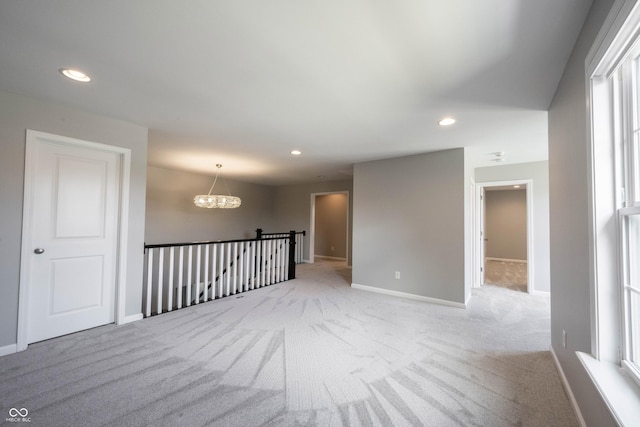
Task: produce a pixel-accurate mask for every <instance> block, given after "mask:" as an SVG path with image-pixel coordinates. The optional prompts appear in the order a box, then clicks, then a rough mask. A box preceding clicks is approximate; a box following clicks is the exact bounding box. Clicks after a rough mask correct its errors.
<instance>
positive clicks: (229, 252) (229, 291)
mask: <svg viewBox="0 0 640 427" xmlns="http://www.w3.org/2000/svg"><path fill="white" fill-rule="evenodd" d="M224 268H225V269H226V270H227V277H226V279H227V280H226V283H225V285H226V287H227V289H226V294H225V295H226V296H229V295H231V243H227V262H226V264H225V267H224Z"/></svg>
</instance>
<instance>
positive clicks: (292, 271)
mask: <svg viewBox="0 0 640 427" xmlns="http://www.w3.org/2000/svg"><path fill="white" fill-rule="evenodd" d="M295 257H296V232H295V230H291V231H289V275H288V276H289V280H292V279H295V278H296V258H295Z"/></svg>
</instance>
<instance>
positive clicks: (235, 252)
mask: <svg viewBox="0 0 640 427" xmlns="http://www.w3.org/2000/svg"><path fill="white" fill-rule="evenodd" d="M231 263H232V264H233V294H236V293H237V291H238V242H235V243H234V244H233V258H232V259H231Z"/></svg>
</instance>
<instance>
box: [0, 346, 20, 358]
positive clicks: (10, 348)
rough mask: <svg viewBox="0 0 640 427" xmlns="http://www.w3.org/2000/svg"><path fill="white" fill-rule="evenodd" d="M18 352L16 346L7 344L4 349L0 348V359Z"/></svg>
mask: <svg viewBox="0 0 640 427" xmlns="http://www.w3.org/2000/svg"><path fill="white" fill-rule="evenodd" d="M17 352H18V344H9V345H5V346H4V347H0V357H2V356H6V355H8V354H13V353H17Z"/></svg>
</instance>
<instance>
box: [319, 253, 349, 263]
mask: <svg viewBox="0 0 640 427" xmlns="http://www.w3.org/2000/svg"><path fill="white" fill-rule="evenodd" d="M315 257H316V258H320V259H328V260H333V261H344V262H347V259H346V258H343V257H339V256H327V255H315Z"/></svg>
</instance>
